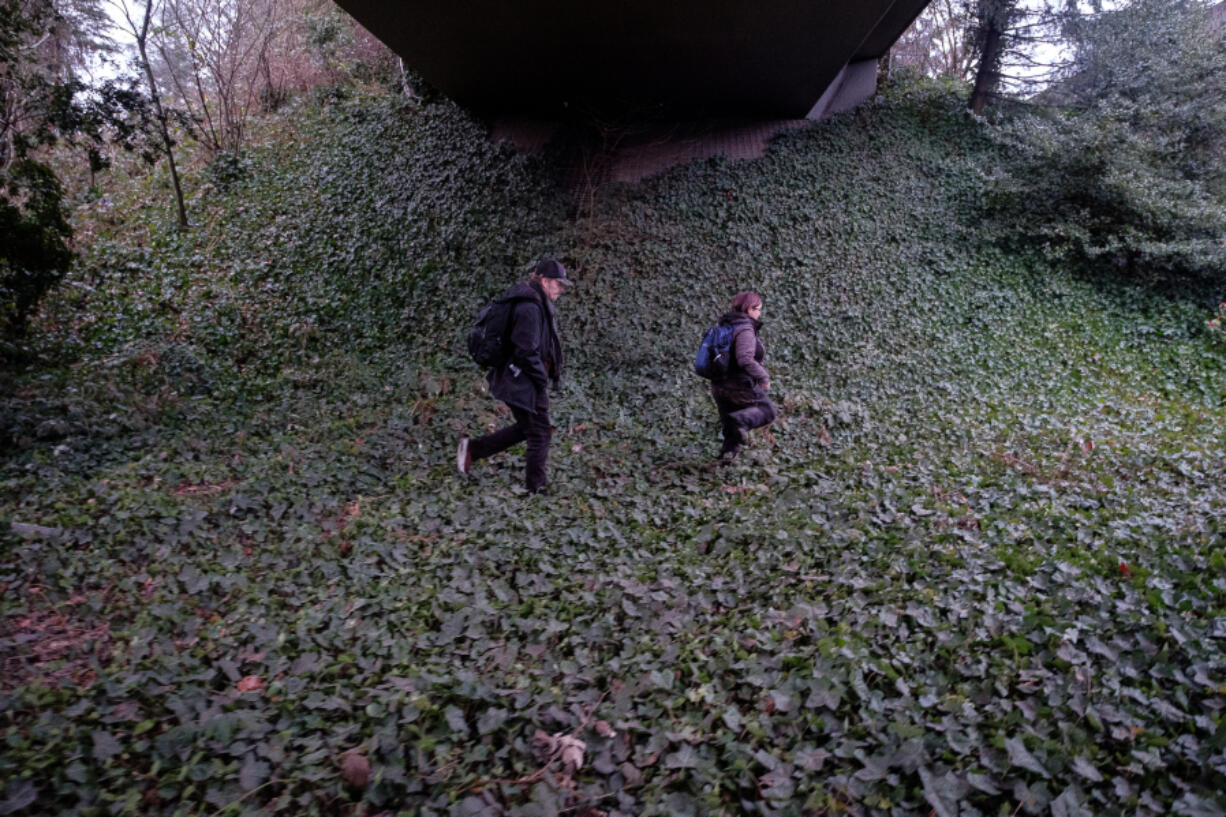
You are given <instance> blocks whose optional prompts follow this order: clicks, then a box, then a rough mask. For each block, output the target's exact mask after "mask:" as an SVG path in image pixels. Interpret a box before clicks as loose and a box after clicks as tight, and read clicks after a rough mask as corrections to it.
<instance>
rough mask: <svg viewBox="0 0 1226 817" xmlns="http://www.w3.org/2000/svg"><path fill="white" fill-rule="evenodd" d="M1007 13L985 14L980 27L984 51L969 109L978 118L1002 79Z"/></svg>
mask: <svg viewBox="0 0 1226 817" xmlns="http://www.w3.org/2000/svg"><path fill="white" fill-rule="evenodd" d="M1007 17H1008V15H1005V13H993V11H988V12H987V13H984V15H983V18H982V20H981V21H980V25H981V26H982V27H983V28H982V31H983V33H982V38H983V50H982V52H981V53H980V67H978V70H977V71H976V72H975V87H973V88H972V90H971V98H970V99H969V101H967V105H966V107H967V108H970V109H971V113H973V114H975V115H976V117H978V115H980V114H982V113H983V105H984V104H986V103H987V101H988V94H991V93H992V92H993V91H996V86H997V81H998V80H999V79H1000V58H1002V48H1003V45H1004V43H1003V36H1004V20H1005V18H1007Z"/></svg>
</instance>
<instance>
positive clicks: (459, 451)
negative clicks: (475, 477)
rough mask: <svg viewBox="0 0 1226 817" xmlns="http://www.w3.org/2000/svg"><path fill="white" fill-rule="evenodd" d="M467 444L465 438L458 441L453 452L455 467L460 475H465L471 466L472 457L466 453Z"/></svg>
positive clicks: (467, 441) (467, 440)
mask: <svg viewBox="0 0 1226 817" xmlns="http://www.w3.org/2000/svg"><path fill="white" fill-rule="evenodd" d="M468 443H469V439H468V438H467V437H465V438H464V439H462V440H460V444H459V445H458V446H456V450H455V467H456V469H457V470H458V471H459V472H460V473H461V474H467V473H468V469H469V468H472V465H473V455H472V454H470V453H468Z"/></svg>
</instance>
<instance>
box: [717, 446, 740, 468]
mask: <svg viewBox="0 0 1226 817" xmlns="http://www.w3.org/2000/svg"><path fill="white" fill-rule="evenodd" d="M740 453H741V447H740V446H739V445H738V446H737V447H736V448H728V449H725V450H723V451H721V452H719V457H718V458H717V459H718V460H719V464H720V465H732V463H734V462H736V455H737V454H740Z"/></svg>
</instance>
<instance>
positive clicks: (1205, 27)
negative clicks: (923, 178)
mask: <svg viewBox="0 0 1226 817" xmlns="http://www.w3.org/2000/svg"><path fill="white" fill-rule="evenodd" d="M1068 31H1069V34H1070V36H1071V38H1072V41H1073V44H1074V47H1075V54H1076V57H1075V61H1074V67H1073V70H1072V71H1071V72H1070V75H1069V77H1068V78H1067V79H1066V80H1065V81H1064V82H1063V83H1062V84H1061V86H1060V87H1059V88H1057V89H1054V90H1053V91H1052V92H1051V93H1049V94H1048V96H1047V100H1048V101H1049V102H1055V103H1058V107H1057V108H1056V110H1054V111H1052V112H1051V113H1050V114H1048V115H1041V114H1036V115H1030V116H1025V117H1022V118H1020V119H1019V120H1018V121H1017V122H1015V123H1014V124H1013V125H1012V126H1011V127H1009V128H1007V129H1006V130H1005V134H1006V138H1007V140H1008V142H1009V144H1010V145H1011V146H1012V147H1013V148H1014V149H1015V150H1016V152H1017V155H1018V162H1017V163H1016V164H1015V166H1014V167H1013V168H1012V172H1011V173H1010V174H1008V175H1005V176H1003V177H1002V179H1001V180H1000V184H999V185H998V188H997V192H998V193H999V197H998V199H997V203H998V204H999V205H1000V207H1001V212H1002V214H1003V215H1004V216H1005V217H1006V218H1007V220H1008V222H1009V223H1012V224H1013V225H1015V227H1016V228H1017V230H1018V232H1017V233H1015V235H1021V236H1024V237H1025V238H1026V239H1027V240H1033V241H1037V242H1038V243H1040V244H1041V245H1043V246H1045V247H1047V248H1048V249H1050V250H1053V251H1056V252H1061V253H1072V254H1073V255H1075V256H1077V257H1079V258H1081V259H1082V260H1088V261H1103V262H1108V263H1110V264H1111V265H1112V266H1114V267H1115V268H1118V269H1120V270H1125V271H1129V272H1131V273H1134V274H1138V275H1147V276H1151V277H1157V276H1163V275H1172V274H1175V275H1182V274H1201V275H1213V276H1215V277H1220V278H1223V279H1226V246H1224V245H1223V244H1222V240H1223V239H1224V238H1226V157H1224V154H1223V146H1224V145H1226V40H1224V36H1223V35H1224V31H1223V29H1222V28H1221V27H1219V26H1216V25H1214V24H1213V23H1212V21H1211V19H1210V17H1209V15H1208V10H1207V8H1206V6H1205V4H1203V3H1200V2H1195V0H1132V2H1130V3H1129V4H1128V5H1126V6H1124V7H1122V8H1120V9H1117V10H1114V11H1110V12H1103V13H1099V14H1095V15H1090V16H1086V17H1084V18H1083V19H1081V20H1079V21H1076V22H1075V23H1073V24H1072V25H1070V27H1069V29H1068Z"/></svg>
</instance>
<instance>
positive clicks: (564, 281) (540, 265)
mask: <svg viewBox="0 0 1226 817" xmlns="http://www.w3.org/2000/svg"><path fill="white" fill-rule="evenodd" d="M532 272H533V273H534V274H536V275H539V276H540V277H542V278H553V279H554V280H555V281H557V282H558V283H560V284H561V285H562V286H564V287H569V286H574V285H575V282H574V281H572V280H570V279H569V278H567V277H566V267H564V266H562V265H561V264H559V263H558V262H557V261H554V260H553V259H552V258H542V259H541V260H540V261H537V262H536V267H535V269H533V270H532Z"/></svg>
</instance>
